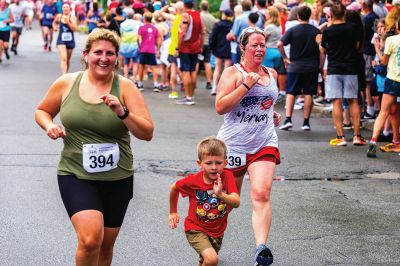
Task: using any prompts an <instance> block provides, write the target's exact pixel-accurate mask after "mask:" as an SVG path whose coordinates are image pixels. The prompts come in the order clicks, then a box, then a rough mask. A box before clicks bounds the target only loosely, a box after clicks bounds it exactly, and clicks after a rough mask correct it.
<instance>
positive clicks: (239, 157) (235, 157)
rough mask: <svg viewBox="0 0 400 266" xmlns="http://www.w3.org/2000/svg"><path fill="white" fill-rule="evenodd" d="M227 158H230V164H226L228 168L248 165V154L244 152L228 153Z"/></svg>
mask: <svg viewBox="0 0 400 266" xmlns="http://www.w3.org/2000/svg"><path fill="white" fill-rule="evenodd" d="M226 159H227V160H228V164H227V165H226V168H228V169H232V168H238V167H240V166H244V165H246V154H243V153H228V155H227V156H226Z"/></svg>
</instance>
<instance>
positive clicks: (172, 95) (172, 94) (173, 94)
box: [168, 91, 179, 99]
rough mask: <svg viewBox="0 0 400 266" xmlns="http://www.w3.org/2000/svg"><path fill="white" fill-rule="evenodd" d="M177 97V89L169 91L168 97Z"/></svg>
mask: <svg viewBox="0 0 400 266" xmlns="http://www.w3.org/2000/svg"><path fill="white" fill-rule="evenodd" d="M178 97H179V95H178V92H177V91H171V93H170V94H168V98H169V99H177V98H178Z"/></svg>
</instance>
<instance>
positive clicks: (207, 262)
mask: <svg viewBox="0 0 400 266" xmlns="http://www.w3.org/2000/svg"><path fill="white" fill-rule="evenodd" d="M201 256H202V257H203V259H204V261H203V264H202V266H217V265H218V254H217V252H216V251H215V249H213V248H207V249H205V250H204V251H203V252H201Z"/></svg>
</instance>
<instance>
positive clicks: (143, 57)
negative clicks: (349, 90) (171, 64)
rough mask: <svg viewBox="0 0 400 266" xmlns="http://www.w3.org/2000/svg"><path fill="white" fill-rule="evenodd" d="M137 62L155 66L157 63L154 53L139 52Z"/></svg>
mask: <svg viewBox="0 0 400 266" xmlns="http://www.w3.org/2000/svg"><path fill="white" fill-rule="evenodd" d="M139 64H141V65H150V66H156V65H157V60H156V54H150V53H140V55H139Z"/></svg>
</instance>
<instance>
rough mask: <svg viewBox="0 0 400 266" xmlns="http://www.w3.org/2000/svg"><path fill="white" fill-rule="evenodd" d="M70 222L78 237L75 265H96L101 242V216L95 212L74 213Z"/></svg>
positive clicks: (102, 228) (102, 226)
mask: <svg viewBox="0 0 400 266" xmlns="http://www.w3.org/2000/svg"><path fill="white" fill-rule="evenodd" d="M71 222H72V224H73V226H74V228H75V232H76V234H77V237H78V247H77V249H76V255H75V261H76V265H78V266H81V265H98V262H99V254H100V247H101V243H102V242H103V235H104V225H103V215H102V213H101V212H99V211H96V210H85V211H80V212H78V213H75V214H74V215H73V216H72V217H71Z"/></svg>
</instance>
